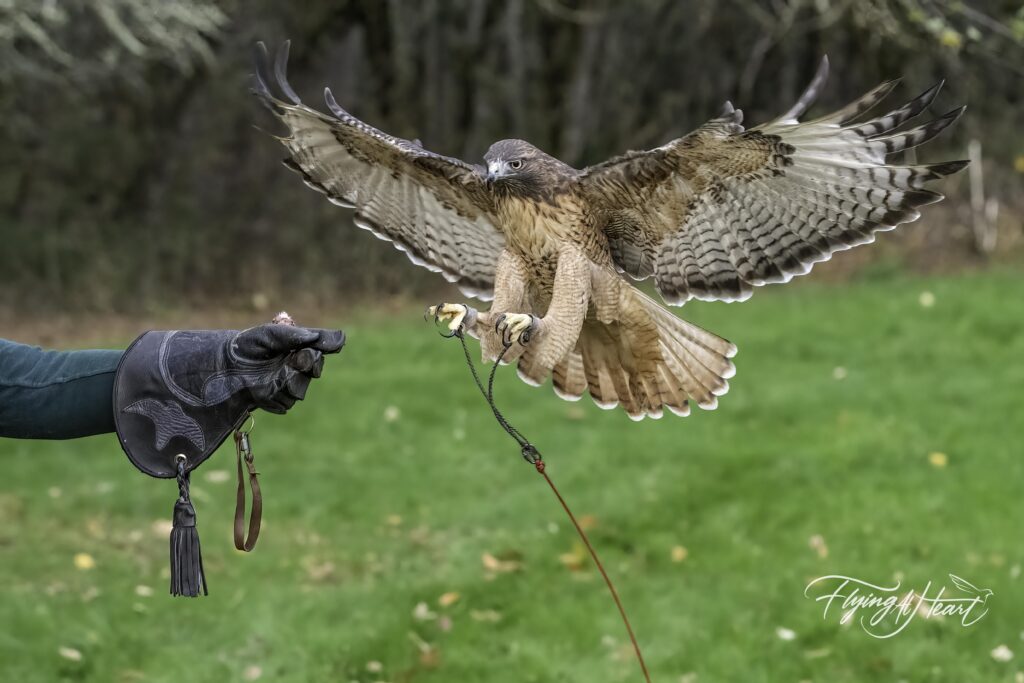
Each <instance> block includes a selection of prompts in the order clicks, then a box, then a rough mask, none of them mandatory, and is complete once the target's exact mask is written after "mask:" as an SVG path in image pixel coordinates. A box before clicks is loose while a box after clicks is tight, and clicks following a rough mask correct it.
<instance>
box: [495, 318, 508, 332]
mask: <svg viewBox="0 0 1024 683" xmlns="http://www.w3.org/2000/svg"><path fill="white" fill-rule="evenodd" d="M503 322H505V314H504V313H502V314H501V315H499V316H498V320H497V321H496V322H495V323H494V334H501V330H500V329H499V328H500V327H501V324H502V323H503Z"/></svg>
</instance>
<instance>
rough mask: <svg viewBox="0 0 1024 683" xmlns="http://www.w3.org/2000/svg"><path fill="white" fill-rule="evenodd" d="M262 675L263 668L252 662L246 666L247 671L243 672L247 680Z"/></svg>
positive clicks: (252, 679)
mask: <svg viewBox="0 0 1024 683" xmlns="http://www.w3.org/2000/svg"><path fill="white" fill-rule="evenodd" d="M262 675H263V669H261V668H260V667H258V666H256V665H255V664H250V665H249V666H247V667H245V671H243V672H242V676H243V677H244V678H245V680H247V681H255V680H256V679H258V678H259V677H260V676H262Z"/></svg>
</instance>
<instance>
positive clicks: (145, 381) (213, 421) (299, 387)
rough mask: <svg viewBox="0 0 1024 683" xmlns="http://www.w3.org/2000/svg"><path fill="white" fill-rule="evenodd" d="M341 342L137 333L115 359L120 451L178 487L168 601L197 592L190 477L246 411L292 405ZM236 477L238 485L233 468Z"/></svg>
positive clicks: (323, 335) (296, 330) (335, 334)
mask: <svg viewBox="0 0 1024 683" xmlns="http://www.w3.org/2000/svg"><path fill="white" fill-rule="evenodd" d="M344 343H345V335H344V333H342V332H340V331H335V330H322V329H309V328H304V327H296V326H294V325H279V324H271V325H261V326H259V327H253V328H250V329H248V330H242V331H236V330H193V331H177V330H173V331H161V332H146V333H145V334H143V335H142V336H140V337H139V338H138V339H136V340H135V342H134V343H132V345H131V346H130V347H129V348H128V350H127V351H126V352H125V353H124V356H123V357H122V358H121V362H120V364H119V365H118V368H117V374H116V376H115V378H114V424H115V427H116V430H117V435H118V439H119V440H120V442H121V447H122V448H123V449H124V452H125V453H127V454H128V458H129V459H130V460H131V461H132V463H133V464H134V465H135V466H136V467H138V468H139V469H140V470H142V471H143V472H145V473H146V474H149V475H151V476H154V477H162V478H171V477H176V478H177V480H178V489H179V496H178V501H177V504H176V505H175V511H174V531H172V533H171V564H172V567H171V592H172V593H173V594H175V595H191V596H194V595H197V594H198V592H199V590H200V588H201V589H202V590H203V591H204V592H205V590H206V581H205V576H204V575H203V570H202V561H201V559H200V557H199V538H198V535H196V533H195V510H194V509H193V508H192V505H191V501H190V500H189V494H188V487H189V473H190V472H191V471H192V470H193V469H195V468H196V467H198V466H199V465H200V464H201V463H202V462H203V461H204V460H206V459H207V458H208V457H210V455H211V454H212V453H213V452H214V451H215V450H217V447H218V446H220V445H221V443H223V442H224V440H225V439H226V438H227V436H228V435H229V434H230V433H231V432H232V431H234V430H236V429H238V428H239V427H240V426H241V425H242V423H243V422H245V420H246V418H247V417H248V416H249V413H250V412H251V411H252V410H253V409H255V408H263V409H264V410H269V411H270V412H274V413H284V412H285V411H287V410H288V409H289V408H291V407H292V406H293V405H294V404H295V402H296V401H298V400H301V399H302V398H303V397H304V396H305V395H306V389H307V387H308V386H309V383H310V381H311V380H312V379H314V378H316V377H319V376H320V372H321V370H322V369H323V362H324V359H323V354H325V353H336V352H338V351H339V350H340V349H341V347H342V345H343V344H344ZM244 443H245V449H246V453H245V454H244V455H243V453H242V451H241V448H240V450H239V457H240V458H243V457H244V458H245V460H246V464H247V466H248V467H249V469H250V473H251V474H252V477H253V479H254V478H255V470H254V469H253V468H252V456H251V452H250V451H248V438H246V439H245V441H244ZM240 462H241V460H240ZM239 472H240V475H239V476H240V482H239V486H240V488H241V485H242V484H241V465H240V466H239ZM240 495H241V494H240ZM242 500H243V502H242V503H241V504H242V505H243V506H244V499H242ZM254 507H255V501H254ZM257 526H258V522H257ZM246 549H249V548H246Z"/></svg>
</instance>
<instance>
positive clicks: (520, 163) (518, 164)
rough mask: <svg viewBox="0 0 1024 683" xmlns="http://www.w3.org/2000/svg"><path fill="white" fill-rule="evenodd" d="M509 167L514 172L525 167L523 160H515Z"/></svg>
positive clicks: (509, 163)
mask: <svg viewBox="0 0 1024 683" xmlns="http://www.w3.org/2000/svg"><path fill="white" fill-rule="evenodd" d="M508 167H509V168H511V169H512V170H513V171H518V170H519V169H521V168H522V167H523V160H522V159H513V160H512V161H510V162H508Z"/></svg>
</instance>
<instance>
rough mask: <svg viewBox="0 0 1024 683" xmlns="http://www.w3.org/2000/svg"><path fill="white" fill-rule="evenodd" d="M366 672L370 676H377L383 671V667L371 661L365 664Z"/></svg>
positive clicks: (375, 661)
mask: <svg viewBox="0 0 1024 683" xmlns="http://www.w3.org/2000/svg"><path fill="white" fill-rule="evenodd" d="M366 670H367V671H369V672H370V673H372V674H379V673H380V672H381V671H383V670H384V665H383V664H381V663H380V662H378V661H377V660H371V661H369V662H367V663H366Z"/></svg>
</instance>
